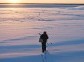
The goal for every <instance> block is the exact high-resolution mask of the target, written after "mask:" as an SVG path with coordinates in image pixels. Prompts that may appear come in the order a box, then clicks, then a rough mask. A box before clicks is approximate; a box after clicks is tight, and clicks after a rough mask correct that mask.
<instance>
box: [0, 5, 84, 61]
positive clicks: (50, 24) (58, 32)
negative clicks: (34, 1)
mask: <svg viewBox="0 0 84 62" xmlns="http://www.w3.org/2000/svg"><path fill="white" fill-rule="evenodd" d="M43 31H47V33H48V35H49V39H48V44H47V50H48V51H47V53H46V60H45V62H84V6H83V5H79V6H76V7H74V6H73V7H72V6H71V7H55V8H49V7H48V8H0V62H43V60H42V53H41V44H40V43H39V42H38V39H39V33H42V32H43Z"/></svg>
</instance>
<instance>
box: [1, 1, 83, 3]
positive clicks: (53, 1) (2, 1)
mask: <svg viewBox="0 0 84 62" xmlns="http://www.w3.org/2000/svg"><path fill="white" fill-rule="evenodd" d="M0 3H84V0H0Z"/></svg>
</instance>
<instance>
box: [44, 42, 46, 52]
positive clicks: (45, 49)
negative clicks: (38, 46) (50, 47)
mask: <svg viewBox="0 0 84 62" xmlns="http://www.w3.org/2000/svg"><path fill="white" fill-rule="evenodd" d="M44 51H46V43H44Z"/></svg>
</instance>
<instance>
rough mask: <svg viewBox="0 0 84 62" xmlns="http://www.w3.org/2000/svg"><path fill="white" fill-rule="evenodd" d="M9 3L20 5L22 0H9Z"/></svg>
mask: <svg viewBox="0 0 84 62" xmlns="http://www.w3.org/2000/svg"><path fill="white" fill-rule="evenodd" d="M9 3H20V0H9Z"/></svg>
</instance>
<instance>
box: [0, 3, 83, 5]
mask: <svg viewBox="0 0 84 62" xmlns="http://www.w3.org/2000/svg"><path fill="white" fill-rule="evenodd" d="M0 4H73V5H74V4H77V5H84V3H0Z"/></svg>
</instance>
